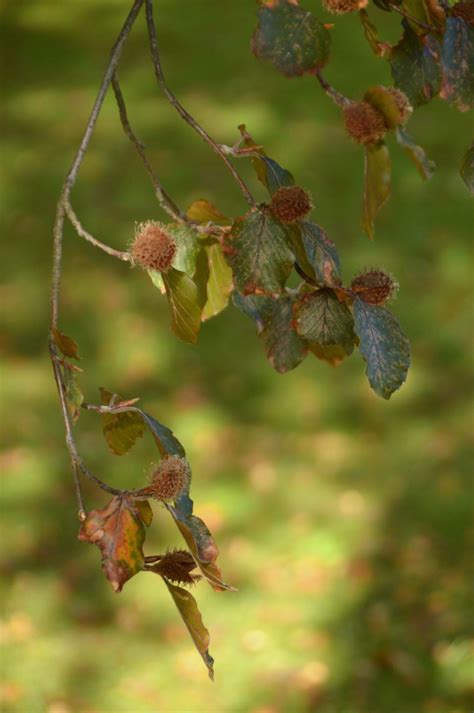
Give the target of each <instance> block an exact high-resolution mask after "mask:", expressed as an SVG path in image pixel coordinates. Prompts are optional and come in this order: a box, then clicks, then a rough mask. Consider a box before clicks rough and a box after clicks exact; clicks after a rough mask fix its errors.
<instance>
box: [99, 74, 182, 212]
mask: <svg viewBox="0 0 474 713" xmlns="http://www.w3.org/2000/svg"><path fill="white" fill-rule="evenodd" d="M112 88H113V90H114V94H115V100H116V102H117V106H118V110H119V114H120V121H121V122H122V127H123V130H124V132H125V134H126V135H127V136H128V138H129V139H130V141H131V142H132V144H133V145H134V147H135V149H136V151H137V153H138V155H139V156H140V158H141V160H142V162H143V165H144V166H145V170H146V172H147V173H148V175H149V176H150V179H151V182H152V185H153V188H154V190H155V194H156V197H157V198H158V200H159V202H160V204H161V207H162V208H163V210H164V211H165V212H166V213H168V215H169V216H170V217H171V218H173V219H174V220H176V221H177V222H178V223H189V222H190V220H189V218H188V217H187V216H186V214H185V213H183V212H182V211H181V210H180V209H179V208H178V206H177V205H176V203H175V202H174V201H173V199H172V198H171V196H170V195H169V194H168V193H167V192H166V190H165V189H164V188H163V186H162V185H161V183H160V181H159V180H158V178H157V177H156V174H155V172H154V170H153V168H152V166H151V164H150V162H149V161H148V158H147V156H146V153H145V147H144V145H143V144H142V143H141V141H139V140H138V139H137V137H136V136H135V133H134V131H133V129H132V127H131V126H130V121H129V119H128V114H127V107H126V105H125V99H124V98H123V94H122V90H121V88H120V84H119V80H118V77H117V73H116V72H115V73H114V75H113V76H112Z"/></svg>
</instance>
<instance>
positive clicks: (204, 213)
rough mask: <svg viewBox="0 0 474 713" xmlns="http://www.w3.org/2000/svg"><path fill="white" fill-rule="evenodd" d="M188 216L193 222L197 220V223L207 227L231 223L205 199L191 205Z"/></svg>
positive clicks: (187, 212)
mask: <svg viewBox="0 0 474 713" xmlns="http://www.w3.org/2000/svg"><path fill="white" fill-rule="evenodd" d="M186 215H187V216H188V218H191V220H195V221H196V222H197V223H201V224H203V225H205V224H206V223H216V224H217V225H227V224H228V223H229V222H230V221H229V218H226V216H225V215H223V214H222V213H221V212H220V210H219V209H218V208H216V206H215V205H214V203H211V202H210V201H208V200H206V199H205V198H200V199H199V200H197V201H194V203H191V205H190V206H189V208H188V210H187V211H186Z"/></svg>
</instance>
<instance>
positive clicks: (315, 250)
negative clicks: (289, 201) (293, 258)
mask: <svg viewBox="0 0 474 713" xmlns="http://www.w3.org/2000/svg"><path fill="white" fill-rule="evenodd" d="M299 227H300V229H301V238H302V241H303V247H304V250H305V254H306V258H307V260H308V262H309V263H310V265H311V267H312V268H313V270H314V275H315V278H316V280H317V282H320V283H321V284H322V285H333V284H334V283H339V282H340V280H341V277H340V271H341V266H340V262H339V255H338V252H337V248H336V246H335V245H334V243H333V242H332V240H330V239H329V238H328V236H327V234H326V233H325V231H324V230H323V229H322V228H321V227H320V226H319V225H316V224H315V223H310V222H308V221H301V222H300V224H299Z"/></svg>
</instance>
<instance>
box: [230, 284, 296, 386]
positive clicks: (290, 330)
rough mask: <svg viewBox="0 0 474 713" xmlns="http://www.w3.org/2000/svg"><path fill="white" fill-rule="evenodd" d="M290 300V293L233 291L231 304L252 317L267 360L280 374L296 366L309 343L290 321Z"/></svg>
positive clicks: (291, 302)
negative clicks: (273, 295) (275, 296)
mask: <svg viewBox="0 0 474 713" xmlns="http://www.w3.org/2000/svg"><path fill="white" fill-rule="evenodd" d="M293 302H294V299H293V298H292V297H290V296H289V295H281V296H280V297H278V299H273V298H271V297H259V296H257V295H248V296H245V295H241V294H238V293H234V304H235V305H236V307H238V308H239V309H240V310H241V311H242V312H244V313H245V314H247V315H248V316H249V317H251V318H252V319H253V320H254V322H255V323H256V325H257V331H258V334H259V336H260V338H261V339H262V341H263V344H264V346H265V352H266V355H267V359H268V361H269V362H270V364H271V365H272V367H273V368H274V369H275V370H276V371H278V372H280V373H281V374H283V373H285V372H286V371H290V370H291V369H294V368H295V367H297V366H298V364H300V363H301V362H302V361H303V359H304V358H305V357H306V355H307V353H308V345H307V344H306V342H305V341H304V339H302V338H301V337H300V336H299V335H298V334H297V333H296V332H295V329H294V327H293V324H292V322H293Z"/></svg>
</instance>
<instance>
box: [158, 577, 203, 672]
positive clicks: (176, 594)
mask: <svg viewBox="0 0 474 713" xmlns="http://www.w3.org/2000/svg"><path fill="white" fill-rule="evenodd" d="M163 579H164V582H165V584H166V586H167V587H168V591H169V593H170V594H171V596H172V597H173V601H174V603H175V604H176V607H177V609H178V611H179V613H180V614H181V617H182V619H183V621H184V623H185V624H186V626H187V628H188V631H189V633H190V634H191V638H192V640H193V641H194V645H195V646H196V648H197V650H198V651H199V653H200V654H201V656H202V659H203V661H204V663H205V664H206V666H207V670H208V672H209V678H210V679H211V680H213V679H214V659H213V658H212V656H211V655H210V654H209V641H210V636H209V632H208V630H207V629H206V627H205V626H204V624H203V621H202V617H201V614H200V613H199V609H198V607H197V604H196V600H195V599H194V597H193V595H192V594H190V592H188V591H187V590H186V589H183V588H182V587H177V586H176V585H175V584H171V582H169V581H168V580H167V579H166V578H163Z"/></svg>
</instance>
